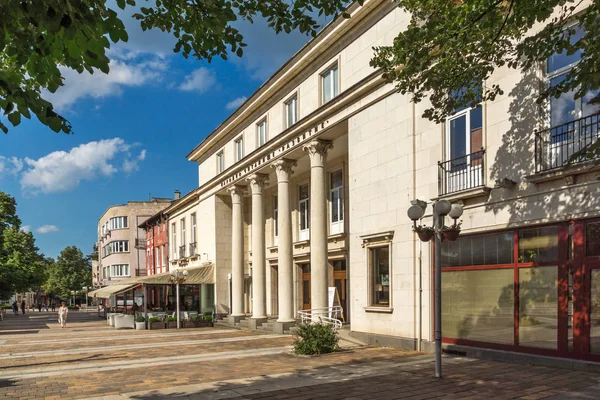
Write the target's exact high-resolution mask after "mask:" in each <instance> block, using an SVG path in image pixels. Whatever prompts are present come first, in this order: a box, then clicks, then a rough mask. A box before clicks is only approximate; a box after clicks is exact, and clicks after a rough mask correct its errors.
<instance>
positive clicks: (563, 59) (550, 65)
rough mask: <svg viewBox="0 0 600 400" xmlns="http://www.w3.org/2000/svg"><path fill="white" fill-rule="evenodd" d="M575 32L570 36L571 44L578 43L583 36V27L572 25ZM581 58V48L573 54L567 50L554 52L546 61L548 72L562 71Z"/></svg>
mask: <svg viewBox="0 0 600 400" xmlns="http://www.w3.org/2000/svg"><path fill="white" fill-rule="evenodd" d="M572 29H573V33H572V34H571V36H570V38H569V42H570V43H571V44H575V43H577V42H578V41H579V40H580V39H581V38H583V33H584V31H583V29H582V28H581V27H580V26H574V27H572ZM580 59H581V50H578V51H576V52H574V53H573V54H567V52H566V51H565V50H563V51H562V52H560V53H556V54H553V55H552V56H550V57H548V61H547V63H546V68H547V71H548V73H552V72H556V71H560V70H561V69H564V68H566V67H572V66H573V65H574V64H576V63H577V62H578V61H579V60H580Z"/></svg>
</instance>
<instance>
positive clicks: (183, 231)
mask: <svg viewBox="0 0 600 400" xmlns="http://www.w3.org/2000/svg"><path fill="white" fill-rule="evenodd" d="M185 219H186V218H185V217H182V218H180V219H179V228H180V232H179V234H180V235H181V238H180V239H181V244H180V245H179V247H182V246H183V254H185V250H186V248H187V246H186V239H187V238H186V233H187V232H186V226H185V222H186V221H185Z"/></svg>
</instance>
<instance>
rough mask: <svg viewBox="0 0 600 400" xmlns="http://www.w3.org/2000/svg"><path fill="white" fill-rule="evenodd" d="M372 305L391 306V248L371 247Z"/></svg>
mask: <svg viewBox="0 0 600 400" xmlns="http://www.w3.org/2000/svg"><path fill="white" fill-rule="evenodd" d="M369 260H370V263H371V265H370V267H371V305H372V306H384V307H389V306H390V248H389V246H384V247H370V248H369Z"/></svg>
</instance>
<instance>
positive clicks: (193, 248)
mask: <svg viewBox="0 0 600 400" xmlns="http://www.w3.org/2000/svg"><path fill="white" fill-rule="evenodd" d="M197 255H198V253H196V242H193V243H190V257H195V256H197Z"/></svg>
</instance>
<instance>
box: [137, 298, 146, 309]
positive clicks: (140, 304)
mask: <svg viewBox="0 0 600 400" xmlns="http://www.w3.org/2000/svg"><path fill="white" fill-rule="evenodd" d="M135 304H137V305H138V307H141V306H142V304H144V298H143V297H136V298H135Z"/></svg>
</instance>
